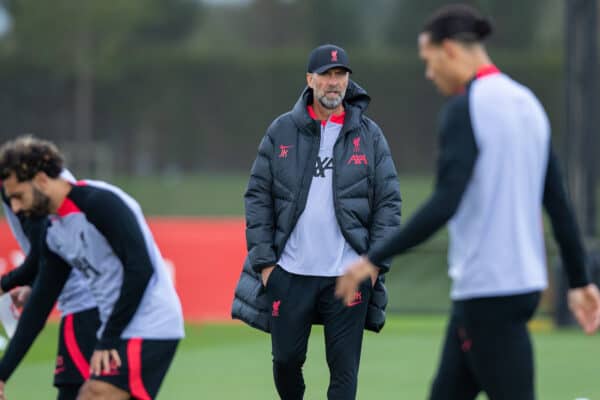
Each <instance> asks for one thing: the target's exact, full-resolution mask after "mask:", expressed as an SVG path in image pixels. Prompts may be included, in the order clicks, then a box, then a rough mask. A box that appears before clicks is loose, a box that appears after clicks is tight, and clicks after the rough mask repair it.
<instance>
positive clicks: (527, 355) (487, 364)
mask: <svg viewBox="0 0 600 400" xmlns="http://www.w3.org/2000/svg"><path fill="white" fill-rule="evenodd" d="M539 299H540V293H539V292H531V293H525V294H520V295H513V296H500V297H484V298H478V299H470V300H462V301H454V302H453V305H452V315H451V317H450V322H449V324H448V328H447V331H446V339H445V342H444V346H443V350H442V355H441V357H440V365H439V367H438V371H437V375H436V377H435V379H434V382H433V385H432V388H431V395H430V397H429V399H430V400H473V399H475V398H476V397H477V395H478V394H479V393H481V392H485V393H486V394H487V396H488V397H489V398H490V399H511V400H533V399H534V398H535V379H534V366H533V349H532V346H531V340H530V337H529V331H528V330H527V322H528V321H529V320H530V319H531V317H532V316H533V314H534V312H535V309H536V307H537V305H538V302H539Z"/></svg>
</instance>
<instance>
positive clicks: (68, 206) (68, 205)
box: [56, 197, 81, 217]
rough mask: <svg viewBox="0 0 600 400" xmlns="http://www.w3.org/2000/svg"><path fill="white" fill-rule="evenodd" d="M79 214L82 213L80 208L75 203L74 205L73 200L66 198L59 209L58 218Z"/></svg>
mask: <svg viewBox="0 0 600 400" xmlns="http://www.w3.org/2000/svg"><path fill="white" fill-rule="evenodd" d="M79 212H81V210H80V209H79V207H77V205H76V204H75V203H73V200H71V199H70V198H68V197H65V199H64V200H63V202H62V204H61V205H60V207H58V210H57V211H56V214H58V216H60V217H64V216H67V215H69V214H73V213H79Z"/></svg>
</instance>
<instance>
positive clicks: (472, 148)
mask: <svg viewBox="0 0 600 400" xmlns="http://www.w3.org/2000/svg"><path fill="white" fill-rule="evenodd" d="M442 115H443V117H442V125H441V128H440V154H439V157H438V165H437V175H436V184H435V190H434V192H433V194H432V195H431V196H430V198H429V199H428V200H427V201H426V202H425V204H424V205H423V206H421V208H420V209H419V210H418V211H417V212H416V214H415V215H414V216H413V217H412V218H411V219H410V220H409V221H408V223H407V224H406V225H405V226H404V228H403V229H401V230H398V231H396V233H395V234H393V235H392V236H390V237H388V238H387V240H384V241H381V242H379V243H377V244H375V245H374V246H373V248H371V249H370V250H369V252H368V258H369V260H370V261H371V263H373V264H375V265H379V264H380V263H381V262H382V260H385V259H387V258H390V257H392V256H393V255H396V254H400V253H402V252H404V251H406V250H408V249H410V248H411V247H414V246H416V245H417V244H419V243H421V242H423V241H425V240H426V239H428V238H429V237H430V236H432V235H433V234H434V233H435V232H436V231H437V230H438V229H440V228H441V227H442V226H444V225H445V224H446V222H448V220H450V218H451V217H452V216H453V215H454V213H455V212H456V210H457V209H458V206H459V204H460V201H461V199H462V196H463V194H464V192H465V190H466V188H467V185H468V183H469V180H470V179H471V175H472V173H473V169H474V167H475V161H476V160H477V155H478V149H477V144H476V142H475V136H474V133H473V128H472V126H471V118H470V115H469V109H468V100H467V98H466V96H461V98H459V99H458V100H457V99H455V100H453V101H451V102H450V103H449V104H448V105H447V106H446V107H445V109H444V112H443V114H442Z"/></svg>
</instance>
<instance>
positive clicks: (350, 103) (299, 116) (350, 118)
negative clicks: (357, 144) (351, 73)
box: [291, 80, 371, 133]
mask: <svg viewBox="0 0 600 400" xmlns="http://www.w3.org/2000/svg"><path fill="white" fill-rule="evenodd" d="M312 101H313V91H312V89H311V88H309V87H308V86H307V87H305V88H304V90H303V91H302V94H301V95H300V98H299V99H298V101H297V102H296V104H295V105H294V108H292V112H291V113H292V119H293V120H294V123H295V124H296V126H297V127H298V128H300V129H309V130H310V131H311V132H313V133H314V132H316V131H315V130H313V127H315V126H316V124H317V123H316V122H315V121H314V120H313V119H312V118H311V116H310V115H309V114H308V111H307V106H308V105H309V104H312ZM370 102H371V97H369V95H368V94H367V92H366V91H365V90H364V89H363V88H361V87H360V86H359V85H358V84H356V83H355V82H354V81H352V80H350V82H349V83H348V89H346V96H344V111H345V113H346V115H345V118H344V127H343V128H342V132H343V133H346V132H349V131H351V130H353V129H354V128H356V127H359V126H360V122H361V118H362V115H363V113H364V111H365V110H366V109H367V107H368V106H369V103H370Z"/></svg>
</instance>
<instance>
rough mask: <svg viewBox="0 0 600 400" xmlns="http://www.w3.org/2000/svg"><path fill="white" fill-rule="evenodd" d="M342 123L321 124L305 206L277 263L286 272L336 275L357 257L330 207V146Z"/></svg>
mask: <svg viewBox="0 0 600 400" xmlns="http://www.w3.org/2000/svg"><path fill="white" fill-rule="evenodd" d="M342 124H343V120H341V118H340V117H339V116H338V117H332V118H330V119H329V120H328V121H322V123H321V144H320V147H319V156H318V158H317V162H316V165H315V172H314V175H313V179H312V182H311V184H310V189H309V192H308V198H307V200H306V206H305V208H304V211H303V212H302V214H301V215H300V218H299V219H298V223H297V224H296V226H295V227H294V230H293V231H292V234H291V235H290V238H289V239H288V241H287V243H286V245H285V248H284V249H283V252H282V254H281V257H280V258H279V261H278V262H277V264H279V265H280V266H281V267H282V268H283V269H285V270H286V271H288V272H291V273H294V274H298V275H309V276H340V275H342V274H343V273H344V271H345V268H346V267H347V266H348V265H350V264H351V263H352V262H354V261H356V260H357V259H358V258H359V255H358V254H357V253H356V251H354V249H353V248H352V247H351V246H350V245H349V244H348V242H347V241H346V239H345V238H344V236H343V235H342V231H341V230H340V226H339V224H338V221H337V218H336V216H335V210H334V207H333V181H332V179H333V169H334V162H333V146H334V144H335V142H336V140H337V138H338V136H339V134H340V131H341V130H342Z"/></svg>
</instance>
